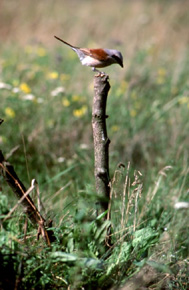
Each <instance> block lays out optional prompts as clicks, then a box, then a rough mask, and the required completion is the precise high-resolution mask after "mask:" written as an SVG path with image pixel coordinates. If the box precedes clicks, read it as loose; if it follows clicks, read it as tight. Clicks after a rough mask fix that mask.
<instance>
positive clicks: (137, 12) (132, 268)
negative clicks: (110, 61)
mask: <svg viewBox="0 0 189 290" xmlns="http://www.w3.org/2000/svg"><path fill="white" fill-rule="evenodd" d="M0 5H1V9H0V37H1V39H2V40H3V41H1V47H0V51H1V55H0V118H1V119H3V120H4V122H3V123H2V124H1V125H0V150H2V152H3V154H4V156H5V157H6V159H7V161H8V162H10V163H11V164H12V165H13V166H14V168H15V170H16V172H17V174H18V176H19V178H20V179H21V181H22V182H23V183H24V185H25V186H26V188H29V187H30V185H31V180H32V179H33V178H35V179H36V180H37V182H38V185H39V190H40V197H41V200H42V203H43V206H44V209H43V210H42V214H43V216H45V218H46V219H47V220H48V219H52V221H53V223H52V228H51V229H52V231H53V232H54V236H55V241H54V242H53V243H52V244H51V247H48V246H47V245H46V244H45V243H44V240H43V239H42V238H40V239H39V240H37V239H36V235H37V230H36V228H33V227H32V225H31V224H30V223H29V222H28V225H27V231H26V230H24V228H25V224H26V217H25V215H24V213H23V211H22V207H18V208H17V209H16V210H15V211H14V212H13V214H12V215H11V216H10V217H9V219H6V216H7V214H8V213H9V211H10V210H11V208H13V207H14V206H15V204H16V203H17V199H16V198H15V196H14V195H13V192H12V191H11V189H10V188H9V187H8V186H7V184H6V182H5V181H4V179H3V177H2V176H0V222H1V232H0V273H2V279H1V281H0V288H1V289H7V286H8V289H69V290H71V289H121V287H123V288H122V289H125V290H134V289H135V290H137V289H154V290H155V289H156V290H157V289H171V290H173V289H182V290H183V289H184V290H186V289H188V288H187V287H188V284H187V283H188V280H187V270H188V222H187V221H188V208H183V205H182V206H181V208H180V207H179V206H180V205H181V204H179V202H184V206H185V207H187V206H188V193H189V166H188V165H189V156H188V153H189V150H188V149H189V137H188V132H189V118H188V116H189V95H188V89H189V88H188V85H189V82H188V80H189V79H188V75H189V49H188V44H189V35H188V33H187V31H188V27H189V16H188V8H189V7H188V6H189V5H188V1H163V0H162V1H123V0H119V1H113V0H110V1H99V0H98V1H86V0H82V1H74V0H71V1H60V0H56V1H51V0H49V1H47V2H45V3H44V2H42V1H41V2H39V1H30V0H28V1H25V2H24V1H22V0H19V1H13V0H10V1H1V3H0ZM54 35H57V36H59V37H62V38H64V39H65V40H66V41H68V42H70V43H72V44H73V45H76V46H81V47H109V48H116V49H118V50H120V51H121V52H122V54H123V57H124V68H123V69H122V68H120V67H118V66H116V65H114V66H111V67H109V68H107V69H104V70H105V72H106V73H108V74H109V76H110V85H111V89H110V92H109V96H108V103H107V114H108V116H109V118H108V119H107V130H108V136H109V138H110V140H111V143H110V147H109V151H110V156H109V162H110V177H111V184H110V187H111V220H105V221H104V219H103V214H102V215H99V216H97V215H96V213H97V209H96V205H95V203H96V201H97V200H98V195H97V194H96V190H95V179H94V151H93V137H92V128H91V114H92V112H91V110H92V109H91V107H92V100H93V77H94V73H93V72H92V71H91V69H90V68H87V67H83V66H81V64H80V62H79V60H78V58H77V55H75V54H74V52H73V51H72V50H70V49H69V48H68V47H66V46H63V45H62V44H61V43H59V42H58V41H57V40H56V39H54ZM120 164H124V166H120ZM31 196H32V198H33V200H34V201H35V202H36V204H37V195H36V192H35V191H34V192H33V193H32V195H31ZM110 225H111V229H112V232H111V243H112V244H111V245H108V244H107V243H106V235H107V227H109V226H110ZM144 270H145V271H146V272H145V273H146V274H144V275H143V274H142V276H143V277H142V278H141V273H143V271H144ZM145 275H146V279H145V278H144V277H145Z"/></svg>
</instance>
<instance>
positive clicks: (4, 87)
mask: <svg viewBox="0 0 189 290" xmlns="http://www.w3.org/2000/svg"><path fill="white" fill-rule="evenodd" d="M11 88H12V86H11V85H9V84H5V83H0V89H6V90H10V89H11Z"/></svg>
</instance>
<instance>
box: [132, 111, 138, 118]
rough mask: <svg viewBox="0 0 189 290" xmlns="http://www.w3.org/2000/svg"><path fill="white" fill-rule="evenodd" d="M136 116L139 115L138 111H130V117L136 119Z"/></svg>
mask: <svg viewBox="0 0 189 290" xmlns="http://www.w3.org/2000/svg"><path fill="white" fill-rule="evenodd" d="M136 115H137V111H136V110H131V111H130V116H131V117H133V118H134V117H136Z"/></svg>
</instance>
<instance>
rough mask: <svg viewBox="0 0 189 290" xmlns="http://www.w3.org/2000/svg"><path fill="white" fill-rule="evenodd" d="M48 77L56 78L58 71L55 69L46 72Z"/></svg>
mask: <svg viewBox="0 0 189 290" xmlns="http://www.w3.org/2000/svg"><path fill="white" fill-rule="evenodd" d="M48 78H49V79H57V78H58V73H57V72H56V71H52V72H50V73H49V74H48Z"/></svg>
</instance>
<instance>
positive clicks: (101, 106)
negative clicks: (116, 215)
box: [92, 74, 110, 210]
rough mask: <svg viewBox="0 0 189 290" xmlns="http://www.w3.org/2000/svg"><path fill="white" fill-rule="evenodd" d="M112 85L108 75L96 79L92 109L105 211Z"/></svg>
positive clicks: (98, 180) (99, 188) (97, 174)
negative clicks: (109, 94) (108, 122)
mask: <svg viewBox="0 0 189 290" xmlns="http://www.w3.org/2000/svg"><path fill="white" fill-rule="evenodd" d="M109 89H110V84H109V82H108V76H107V75H101V74H100V75H96V76H95V77H94V98H93V107H92V128H93V139H94V158H95V184H96V191H97V193H98V195H99V197H100V204H101V207H102V208H103V209H104V210H107V209H108V201H109V195H110V187H109V182H110V178H109V144H110V140H109V138H108V136H107V129H106V118H107V117H108V116H107V115H106V101H107V96H108V91H109Z"/></svg>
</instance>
